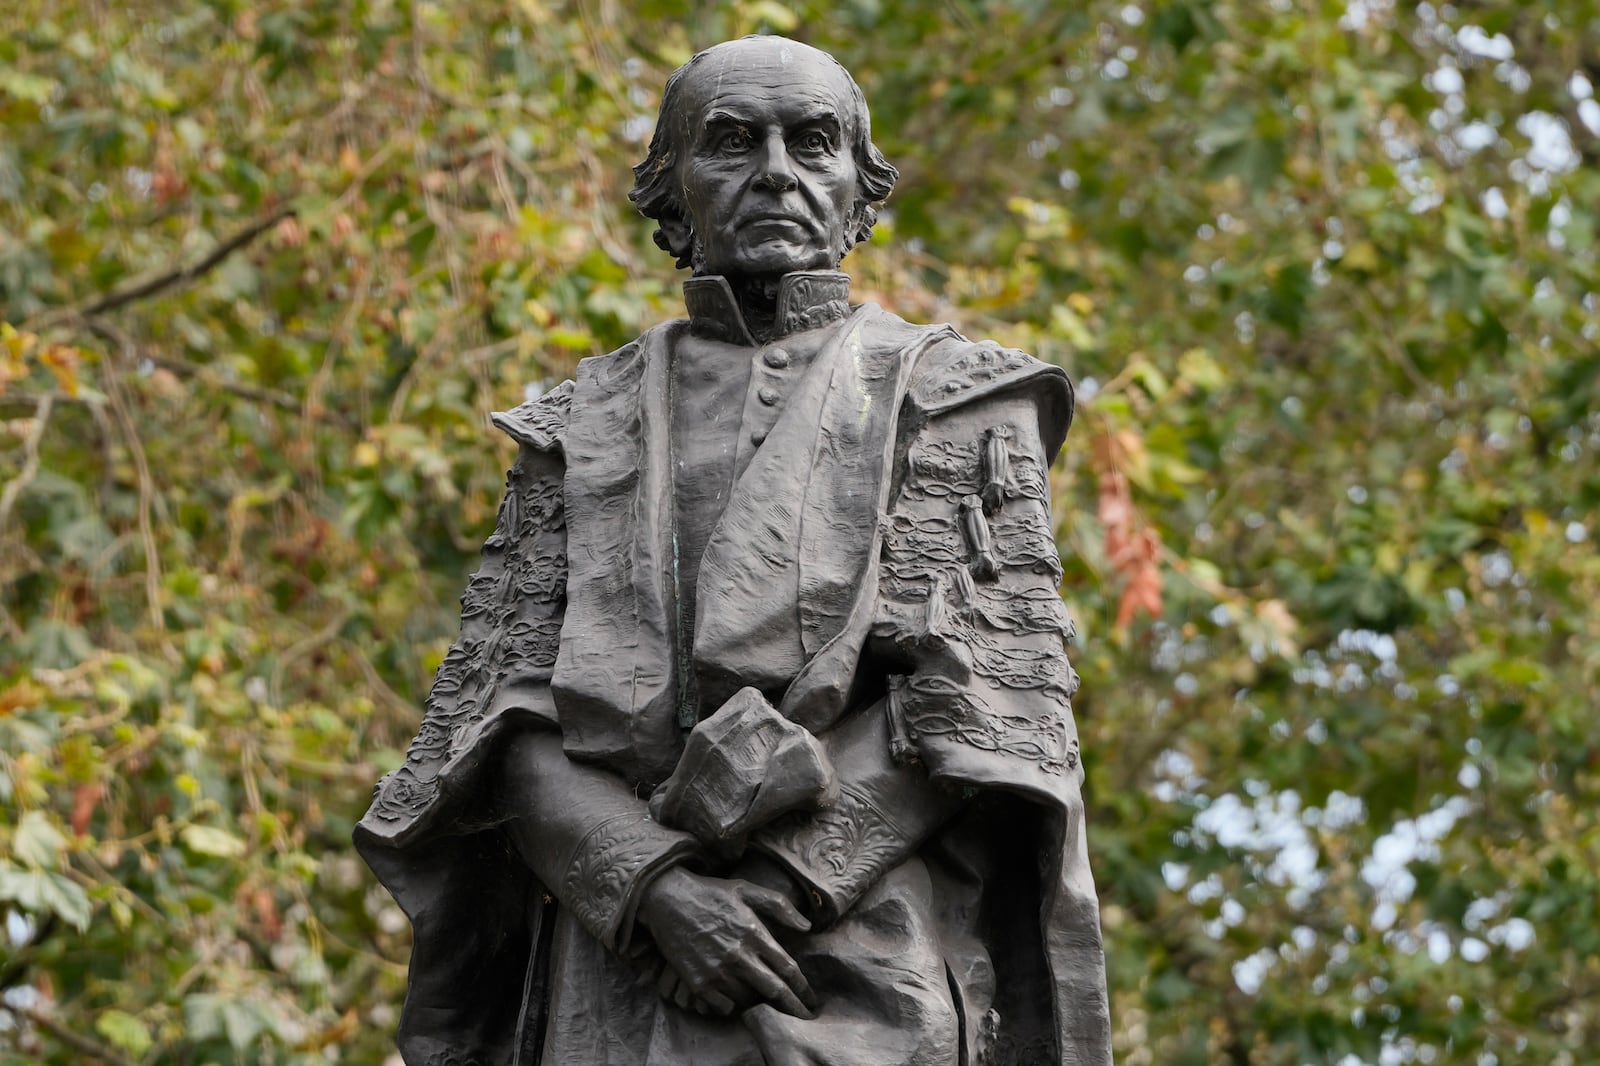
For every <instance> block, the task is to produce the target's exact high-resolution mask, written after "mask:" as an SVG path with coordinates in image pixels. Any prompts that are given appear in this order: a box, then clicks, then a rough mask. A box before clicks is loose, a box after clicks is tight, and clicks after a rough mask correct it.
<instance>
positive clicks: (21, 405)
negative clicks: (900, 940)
mask: <svg viewBox="0 0 1600 1066" xmlns="http://www.w3.org/2000/svg"><path fill="white" fill-rule="evenodd" d="M0 30H3V32H0V123H3V130H4V134H3V136H0V320H3V325H0V915H3V917H4V920H5V921H4V929H3V931H0V1063H19V1062H38V1061H42V1062H46V1063H69V1062H72V1063H75V1062H86V1061H100V1062H105V1063H114V1064H118V1066H128V1064H134V1063H138V1064H145V1063H182V1064H196V1066H198V1064H202V1063H219V1064H220V1063H310V1062H327V1061H336V1062H349V1063H378V1062H382V1061H384V1060H385V1059H386V1057H387V1056H389V1055H391V1054H392V1052H391V1050H390V1049H391V1047H392V1045H391V1042H390V1041H391V1034H392V1031H393V1028H394V1025H395V1022H396V1014H397V1009H398V1005H399V1003H400V1000H401V996H402V989H403V980H404V963H405V960H406V952H407V942H406V937H407V935H408V934H407V928H408V927H407V924H406V922H405V921H404V919H403V917H402V916H401V915H400V914H399V912H398V911H397V910H396V909H395V908H394V907H393V905H392V903H391V902H390V901H389V899H388V897H387V896H386V895H385V894H383V893H382V891H381V890H379V889H378V888H377V887H376V886H375V884H374V883H373V881H372V880H371V878H370V877H369V876H368V875H367V873H366V871H365V869H364V868H363V867H362V866H361V864H360V863H359V861H358V860H357V859H356V858H355V856H354V854H353V852H352V851H351V848H350V845H349V833H350V828H351V826H352V824H353V821H354V820H355V819H356V818H357V817H358V816H359V815H360V813H361V811H362V810H363V809H364V807H365V802H366V799H367V796H368V793H369V789H370V786H371V784H372V782H373V781H374V780H375V779H376V778H377V777H378V776H379V775H380V774H381V773H382V772H383V771H385V770H387V769H389V768H391V767H393V766H394V765H396V764H397V763H398V761H399V760H400V758H401V752H402V749H403V747H404V745H405V744H406V743H407V741H408V740H409V738H410V736H411V733H412V731H413V729H414V727H415V725H416V723H417V721H418V718H419V709H420V706H421V702H422V698H423V695H424V693H425V691H426V687H427V685H428V682H429V679H430V676H431V673H432V671H433V669H434V668H435V666H436V665H437V663H438V661H439V659H440V657H441V656H442V654H443V653H444V650H445V648H446V646H447V644H448V643H449V641H450V640H451V639H452V637H453V630H454V627H455V623H456V605H455V598H456V596H457V595H458V593H459V592H460V589H461V588H462V587H463V584H464V580H465V577H466V576H467V574H468V573H469V572H470V571H471V570H472V569H473V567H474V565H475V558H476V551H477V547H478V544H479V542H480V540H481V538H482V537H483V536H484V535H485V534H486V532H487V531H488V529H489V527H490V526H491V524H492V521H493V515H494V508H495V506H496V503H497V501H498V497H499V492H500V479H501V471H502V470H503V469H504V467H505V466H506V465H507V463H508V462H509V460H510V458H511V455H512V446H511V444H510V442H509V441H505V440H501V439H498V437H497V435H496V434H494V433H492V432H490V431H489V430H488V429H487V428H486V418H485V416H486V413H487V412H489V411H491V410H495V409H500V408H505V407H509V406H512V405H514V404H516V403H518V402H519V401H521V400H522V399H523V398H524V397H526V396H529V395H533V394H536V393H537V392H539V391H540V390H542V389H545V388H548V387H550V386H552V385H554V384H555V383H557V382H559V381H560V380H562V379H563V378H565V377H567V376H568V375H570V374H571V373H572V370H573V367H574V365H575V363H576V361H577V360H578V359H579V358H581V357H583V356H586V355H590V354H596V353H601V352H605V351H607V350H609V349H611V348H613V347H615V346H616V345H618V344H620V343H622V342H624V341H625V340H627V339H629V338H631V337H633V336H634V335H635V334H637V333H638V332H639V331H640V330H641V329H642V328H643V327H645V326H647V325H649V324H651V323H653V322H655V321H658V320H661V319H663V318H667V317H672V316H674V315H677V314H679V313H681V310H680V303H679V298H678V295H677V283H678V278H677V277H675V276H674V273H673V271H672V269H671V264H670V262H669V261H668V259H667V258H666V257H665V256H664V255H663V254H662V253H660V252H658V251H657V250H656V249H655V248H654V247H653V246H652V245H651V244H650V240H649V234H650V230H651V226H650V225H649V224H647V223H645V222H643V221H642V220H640V219H638V218H637V217H635V216H633V215H632V214H631V212H630V210H629V208H628V206H627V204H626V201H625V199H624V195H625V192H626V190H627V187H628V184H629V174H628V166H629V165H630V164H632V163H633V162H635V161H636V160H637V159H638V158H639V157H641V156H642V154H643V149H644V143H645V141H646V139H647V137H648V135H649V133H650V129H651V126H652V123H653V121H654V113H655V107H656V103H657V100H658V93H659V91H660V86H661V84H662V81H663V79H664V78H665V75H666V74H667V73H668V72H669V71H670V70H671V69H672V68H673V67H674V66H676V65H677V64H679V63H681V62H682V61H684V60H685V59H687V58H688V57H689V56H690V55H691V54H692V52H693V51H694V50H695V49H697V48H699V47H703V46H705V45H708V44H711V43H714V42H716V41H718V40H722V39H725V38H728V37H731V36H736V35H738V34H742V33H747V32H772V31H775V32H782V33H786V34H790V35H792V36H794V37H797V38H799V39H802V40H806V41H808V42H811V43H814V44H816V45H818V46H820V47H823V48H825V49H828V50H830V51H832V52H833V53H834V54H836V55H837V56H838V57H839V59H840V60H841V61H842V62H844V63H845V64H846V66H848V67H849V68H850V69H851V70H852V71H853V72H854V73H855V75H856V77H857V78H858V79H859V80H860V82H861V83H862V85H863V87H864V89H865V90H866V93H867V97H868V99H869V100H870V101H871V103H872V105H873V108H874V113H875V122H876V125H875V132H876V134H877V138H878V141H879V143H880V144H881V145H882V146H883V147H884V149H885V150H886V151H887V153H888V155H889V156H890V158H891V159H892V160H893V161H895V162H896V163H897V164H898V165H899V166H900V168H901V171H902V179H901V182H900V186H899V188H898V189H897V191H896V193H895V195H894V197H893V199H892V201H891V203H890V206H889V209H888V211H887V212H886V213H885V221H884V224H883V225H881V226H880V227H879V233H878V236H877V238H876V239H875V241H874V242H873V244H872V245H871V246H868V247H865V248H862V249H859V250H857V251H856V252H855V253H853V255H852V256H851V258H850V259H849V260H848V261H847V266H848V267H849V269H851V270H852V272H853V273H854V274H855V276H856V279H857V292H858V295H859V297H860V298H864V299H872V300H877V301H879V302H881V303H883V304H884V305H885V306H887V307H890V308H891V309H894V310H896V311H898V312H899V313H901V314H902V315H904V316H906V317H908V318H915V319H921V320H948V321H952V322H955V323H956V324H958V325H959V326H960V327H961V328H963V329H964V330H965V331H966V332H968V333H969V334H971V335H974V336H993V337H995V338H997V339H1000V340H1002V341H1004V342H1005V343H1008V344H1012V345H1016V346H1020V347H1023V348H1027V349H1029V350H1032V351H1034V352H1037V353H1039V354H1040V355H1041V356H1042V357H1043V358H1045V359H1048V360H1051V361H1054V362H1058V363H1060V364H1061V365H1063V366H1065V367H1067V368H1068V369H1069V371H1070V372H1071V373H1072V374H1073V376H1074V378H1075V379H1077V381H1078V382H1079V384H1080V398H1081V401H1082V402H1081V407H1080V415H1079V419H1078V424H1077V426H1076V428H1075V429H1074V432H1073V434H1072V436H1071V437H1070V438H1069V441H1068V447H1067V451H1066V455H1065V457H1064V460H1063V462H1062V463H1061V465H1060V466H1059V467H1058V468H1057V470H1056V473H1055V482H1054V487H1055V490H1056V507H1057V514H1058V518H1059V541H1060V547H1061V551H1062V554H1063V556H1064V558H1065V560H1066V566H1067V576H1066V580H1065V583H1064V586H1063V594H1064V595H1065V597H1066V598H1067V600H1068V602H1069V604H1070V605H1071V607H1072V608H1073V610H1074V613H1075V614H1076V616H1077V618H1078V620H1079V630H1080V633H1081V638H1080V640H1079V643H1078V647H1077V649H1076V651H1075V662H1076V663H1077V666H1078V669H1079V670H1080V672H1081V673H1082V674H1083V676H1084V679H1085V684H1084V689H1083V694H1082V697H1081V699H1080V702H1079V705H1078V714H1079V720H1080V724H1081V727H1082V729H1083V733H1084V749H1085V752H1086V764H1087V769H1088V773H1089V784H1088V798H1089V804H1090V820H1091V838H1090V839H1091V847H1092V850H1093V852H1094V861H1095V867H1096V872H1097V876H1098V879H1099V882H1100V885H1101V892H1102V899H1103V905H1104V924H1105V932H1106V938H1107V946H1108V953H1109V961H1110V972H1111V986H1112V987H1111V991H1112V1000H1113V1018H1114V1023H1115V1026H1116V1047H1117V1051H1118V1060H1119V1062H1122V1063H1126V1064H1129V1066H1136V1064H1143V1063H1152V1064H1161V1066H1172V1064H1178V1066H1183V1064H1200V1063H1229V1064H1238V1066H1245V1064H1250V1066H1267V1064H1280V1063H1281V1064H1296V1063H1338V1064H1342V1066H1353V1064H1357V1063H1381V1064H1385V1066H1387V1064H1392V1063H1402V1062H1423V1063H1468V1064H1473V1066H1494V1064H1499V1063H1507V1064H1509V1063H1540V1064H1546V1063H1555V1064H1562V1063H1565V1064H1578V1063H1583V1062H1589V1061H1593V1058H1592V1056H1593V1054H1594V1053H1593V1050H1592V1049H1593V1048H1594V1047H1595V1046H1600V815H1597V809H1600V736H1597V729H1596V726H1597V721H1600V715H1597V713H1596V710H1597V708H1596V702H1597V697H1596V693H1597V692H1600V610H1597V609H1596V607H1595V604H1596V603H1597V602H1600V557H1597V554H1596V552H1595V550H1594V545H1593V543H1592V541H1593V538H1594V537H1595V536H1597V535H1600V530H1597V528H1596V520H1595V510H1596V504H1597V501H1600V461H1597V452H1600V354H1597V343H1596V342H1597V339H1600V268H1597V262H1596V247H1597V245H1596V240H1597V232H1596V225H1597V221H1596V210H1597V205H1600V167H1597V165H1596V164H1597V163H1600V102H1597V100H1596V97H1595V93H1596V87H1597V85H1600V7H1597V4H1596V3H1595V0H1524V2H1511V0H1476V2H1468V0H1458V2H1457V3H1455V4H1442V5H1436V4H1430V3H1421V4H1409V3H1405V4H1402V3H1395V2H1393V0H1349V2H1333V0H1293V2H1291V0H1270V2H1268V0H1216V2H1210V0H1128V2H1109V3H1108V2H1101V0H1088V2H1085V3H1081V4H1064V3H1060V2H1053V0H986V2H980V0H947V2H945V3H942V4H924V3H914V2H911V0H836V2H833V3H821V2H777V0H749V2H740V3H734V2H727V0H721V2H715V3H696V4H688V3H671V2H653V0H640V2H636V3H630V4H623V3H620V2H616V0H588V2H573V3H561V2H544V0H476V2H472V3H468V2H466V0H340V2H334V0H273V2H260V3H255V2H249V0H129V2H127V3H118V4H111V3H106V2H103V0H11V2H10V3H8V4H7V5H6V10H5V13H4V14H0Z"/></svg>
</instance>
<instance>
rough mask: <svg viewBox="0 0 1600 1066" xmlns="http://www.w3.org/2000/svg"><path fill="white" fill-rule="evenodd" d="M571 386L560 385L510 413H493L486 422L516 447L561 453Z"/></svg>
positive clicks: (569, 384)
mask: <svg viewBox="0 0 1600 1066" xmlns="http://www.w3.org/2000/svg"><path fill="white" fill-rule="evenodd" d="M573 388H574V386H573V383H572V382H571V381H563V382H562V383H561V384H559V385H557V386H556V387H555V388H553V389H551V390H550V391H549V392H547V393H545V394H544V395H543V396H540V397H539V398H538V399H536V400H529V401H528V402H527V403H522V404H518V405H517V406H515V407H513V408H512V409H511V410H509V411H496V412H495V413H494V414H492V415H490V416H489V420H490V421H491V422H493V423H494V424H495V425H496V426H497V427H499V428H500V429H501V430H502V431H504V432H505V433H506V434H507V435H508V436H509V437H511V439H513V440H515V441H517V442H518V443H519V444H526V445H527V446H528V447H530V448H535V449H537V450H539V451H542V452H557V451H560V450H561V442H562V439H563V438H564V437H565V436H566V432H567V412H568V411H570V410H571V409H572V393H573Z"/></svg>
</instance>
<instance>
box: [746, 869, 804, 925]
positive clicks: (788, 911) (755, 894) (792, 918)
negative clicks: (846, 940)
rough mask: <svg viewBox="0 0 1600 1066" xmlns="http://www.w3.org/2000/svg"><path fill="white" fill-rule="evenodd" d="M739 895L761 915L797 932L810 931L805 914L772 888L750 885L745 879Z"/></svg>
mask: <svg viewBox="0 0 1600 1066" xmlns="http://www.w3.org/2000/svg"><path fill="white" fill-rule="evenodd" d="M740 895H741V896H742V897H743V899H744V901H745V902H746V903H747V904H749V905H750V909H751V910H753V911H755V912H756V913H757V914H759V915H761V916H762V917H764V918H768V919H771V920H772V921H774V922H777V923H778V924H779V925H783V926H787V927H788V928H790V929H793V930H794V931H795V932H797V933H808V932H810V931H811V922H810V921H809V920H808V919H807V918H806V916H805V915H803V914H801V913H800V912H799V911H797V910H795V907H794V904H793V903H790V902H789V901H788V900H786V899H784V898H783V896H781V895H780V894H778V893H777V892H774V891H773V890H772V889H770V888H762V887H761V886H760V885H752V884H750V883H749V882H748V881H747V882H745V886H744V888H742V889H741V890H740Z"/></svg>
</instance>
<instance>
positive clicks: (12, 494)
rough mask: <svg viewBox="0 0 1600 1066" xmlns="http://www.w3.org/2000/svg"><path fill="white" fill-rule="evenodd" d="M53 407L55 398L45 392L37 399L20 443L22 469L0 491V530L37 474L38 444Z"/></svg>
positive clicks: (42, 438) (42, 436) (48, 422)
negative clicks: (23, 438) (26, 432)
mask: <svg viewBox="0 0 1600 1066" xmlns="http://www.w3.org/2000/svg"><path fill="white" fill-rule="evenodd" d="M54 405H55V397H54V396H53V395H51V394H50V393H48V392H47V393H45V394H44V395H43V396H40V397H39V402H38V403H37V404H36V405H35V406H34V409H33V428H32V429H31V430H29V431H28V438H27V440H25V441H23V442H22V449H23V458H22V469H21V470H19V471H18V472H17V476H16V477H14V478H12V479H11V480H10V481H8V482H6V487H5V490H4V491H0V529H4V528H5V525H6V522H7V520H8V519H10V517H11V508H12V507H14V506H15V505H16V502H17V497H18V496H21V495H22V490H23V489H25V488H27V487H28V483H29V482H31V481H32V480H33V479H34V478H35V477H37V476H38V474H39V444H40V442H41V441H43V440H44V431H45V427H46V426H48V425H49V424H50V409H51V408H52V407H53V406H54Z"/></svg>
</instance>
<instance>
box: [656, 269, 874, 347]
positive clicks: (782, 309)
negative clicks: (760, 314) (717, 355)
mask: <svg viewBox="0 0 1600 1066" xmlns="http://www.w3.org/2000/svg"><path fill="white" fill-rule="evenodd" d="M683 302H684V304H685V306H687V307H688V309H689V328H690V329H691V330H692V331H693V332H694V333H695V334H696V335H698V336H701V337H707V338H710V339H712V340H719V341H726V342H727V343H729V344H745V345H750V346H752V347H754V346H755V345H756V344H757V343H759V342H758V341H757V340H756V338H755V336H754V334H753V333H752V332H751V330H750V328H749V326H748V325H747V324H746V322H745V320H744V315H743V314H742V313H741V312H740V311H739V301H738V300H736V299H734V295H733V288H732V286H730V285H729V284H728V279H727V278H725V277H723V276H722V275H720V274H707V275H705V276H703V277H697V278H690V279H689V280H688V281H686V282H684V283H683ZM849 313H850V275H848V274H843V273H840V272H839V271H837V270H796V271H794V272H793V273H790V274H785V275H784V276H783V277H782V279H780V280H779V282H778V313H777V317H776V318H775V319H774V321H773V324H772V338H771V339H776V338H778V337H786V336H788V335H789V334H791V333H802V332H804V331H806V330H808V329H816V328H817V327H819V326H826V325H828V324H829V323H832V322H837V321H839V320H840V319H842V318H844V317H845V316H847V315H848V314H849Z"/></svg>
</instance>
